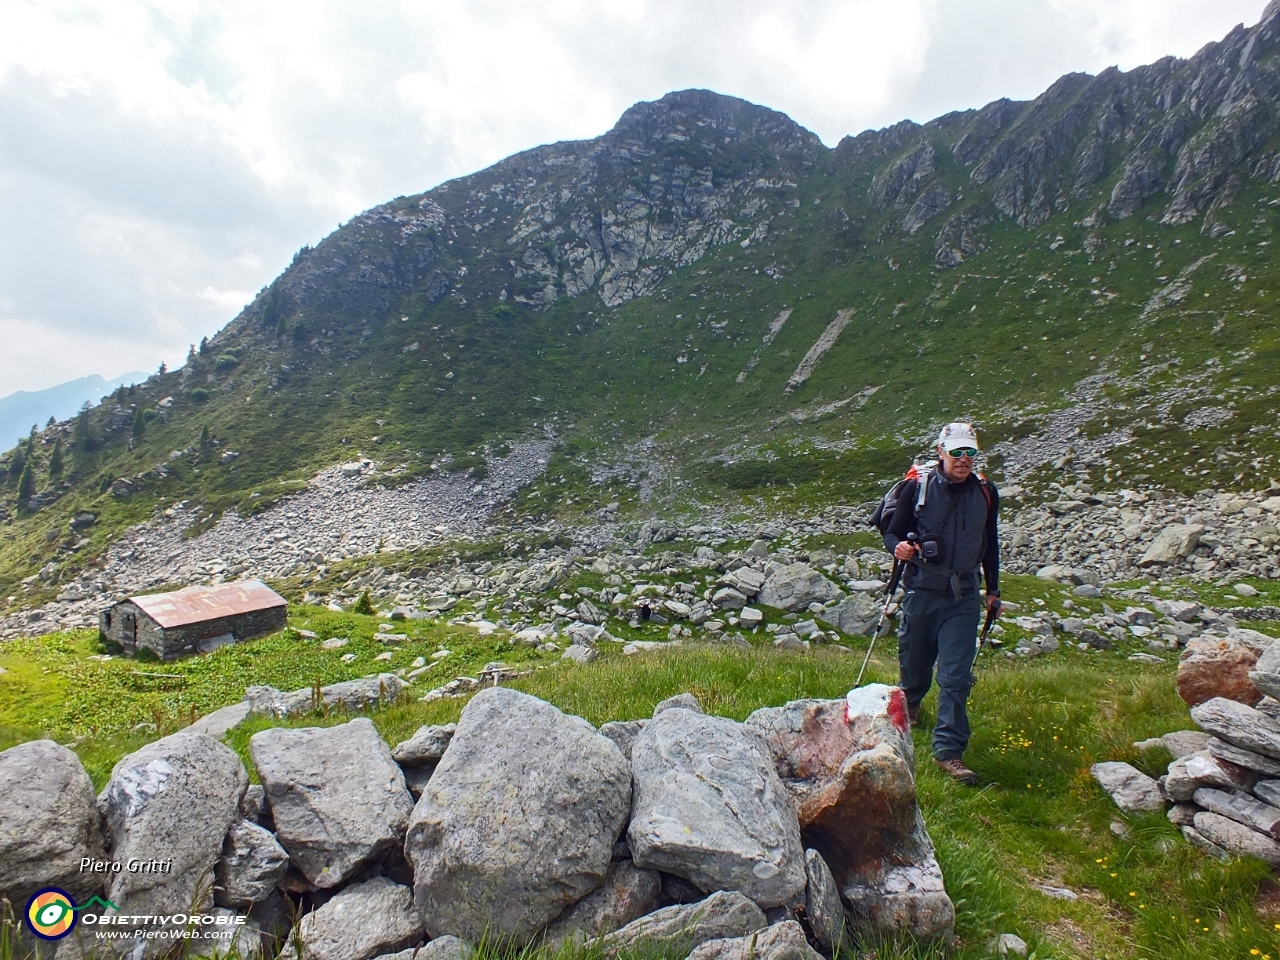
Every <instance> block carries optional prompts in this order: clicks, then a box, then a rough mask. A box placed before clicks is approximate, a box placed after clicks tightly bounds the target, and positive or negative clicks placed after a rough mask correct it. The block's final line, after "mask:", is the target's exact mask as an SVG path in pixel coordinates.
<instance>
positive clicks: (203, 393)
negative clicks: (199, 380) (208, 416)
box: [191, 387, 209, 403]
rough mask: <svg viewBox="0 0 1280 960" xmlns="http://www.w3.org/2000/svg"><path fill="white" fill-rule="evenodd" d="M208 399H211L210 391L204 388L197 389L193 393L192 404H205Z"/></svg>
mask: <svg viewBox="0 0 1280 960" xmlns="http://www.w3.org/2000/svg"><path fill="white" fill-rule="evenodd" d="M208 399H209V391H208V390H206V389H205V388H204V387H196V388H195V389H194V390H192V391H191V402H192V403H204V402H205V401H206V400H208Z"/></svg>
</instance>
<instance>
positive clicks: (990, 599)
mask: <svg viewBox="0 0 1280 960" xmlns="http://www.w3.org/2000/svg"><path fill="white" fill-rule="evenodd" d="M1001 606H1002V604H1001V603H1000V598H999V597H997V596H996V595H995V594H994V593H988V594H987V610H988V611H990V612H993V613H994V614H995V615H996V616H997V617H998V616H1000V607H1001Z"/></svg>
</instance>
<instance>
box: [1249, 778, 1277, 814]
mask: <svg viewBox="0 0 1280 960" xmlns="http://www.w3.org/2000/svg"><path fill="white" fill-rule="evenodd" d="M1253 793H1254V796H1256V797H1258V798H1259V799H1262V800H1265V801H1266V802H1267V803H1270V804H1273V805H1275V806H1277V807H1280V780H1259V781H1258V782H1257V783H1255V784H1254V785H1253Z"/></svg>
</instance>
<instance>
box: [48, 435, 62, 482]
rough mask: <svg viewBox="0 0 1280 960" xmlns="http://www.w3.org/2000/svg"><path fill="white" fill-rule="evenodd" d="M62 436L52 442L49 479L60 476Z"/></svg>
mask: <svg viewBox="0 0 1280 960" xmlns="http://www.w3.org/2000/svg"><path fill="white" fill-rule="evenodd" d="M62 467H63V464H62V438H61V437H59V438H58V439H57V440H55V441H54V442H53V454H52V456H50V457H49V479H51V480H53V479H56V478H58V477H60V476H62Z"/></svg>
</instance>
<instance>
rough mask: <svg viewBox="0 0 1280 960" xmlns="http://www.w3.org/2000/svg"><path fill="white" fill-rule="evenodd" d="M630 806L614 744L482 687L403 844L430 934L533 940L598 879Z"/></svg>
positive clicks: (541, 707)
mask: <svg viewBox="0 0 1280 960" xmlns="http://www.w3.org/2000/svg"><path fill="white" fill-rule="evenodd" d="M630 809H631V771H630V769H629V767H628V765H627V761H626V758H625V757H624V756H623V755H622V751H621V750H619V749H618V747H617V745H616V744H615V743H614V742H613V741H612V740H610V739H608V738H607V737H602V736H600V734H598V733H597V732H596V730H595V728H594V727H592V726H591V724H589V723H587V721H585V720H583V719H582V718H581V717H572V716H568V715H566V714H564V713H561V712H560V711H559V710H557V709H556V708H555V707H553V706H552V705H551V704H549V703H545V702H543V701H542V700H539V699H537V698H536V697H531V696H529V695H528V694H524V693H520V692H518V691H516V690H511V689H508V688H506V687H489V688H486V689H484V690H481V691H480V692H479V693H477V694H476V695H475V697H473V698H472V700H471V702H470V703H468V704H467V706H466V708H465V709H464V710H463V711H462V718H461V719H460V720H459V721H458V728H457V731H456V732H455V733H454V735H453V740H452V742H450V744H449V749H448V750H446V751H445V754H444V757H443V759H442V760H441V761H440V764H439V766H437V767H436V771H435V773H434V775H433V776H432V777H431V780H430V781H429V782H428V783H427V786H426V789H425V790H424V791H423V794H422V797H421V798H420V799H419V800H418V805H417V806H416V807H415V808H414V810H413V816H412V818H411V819H410V823H409V831H408V836H407V838H406V840H405V855H406V856H407V857H408V858H409V860H410V861H411V863H412V864H413V868H414V895H415V898H416V901H417V904H418V907H419V909H420V910H421V911H422V915H423V919H424V921H425V923H426V926H427V930H428V931H429V932H430V934H431V936H433V937H436V936H440V935H442V934H453V935H455V936H460V937H462V938H463V939H467V940H477V939H479V938H480V937H481V936H483V935H485V934H486V933H487V934H488V935H489V936H490V937H495V936H496V937H503V938H510V939H512V940H514V941H517V942H528V941H530V940H531V939H532V938H533V937H534V936H535V935H536V934H537V933H538V932H539V931H540V930H541V929H542V928H543V927H545V926H546V925H547V924H548V923H550V922H551V921H552V920H554V919H555V918H556V917H558V916H559V915H560V913H561V912H562V911H563V910H564V909H565V907H567V906H569V905H570V904H572V903H575V902H577V901H578V900H580V899H581V898H582V897H584V896H585V895H586V894H588V893H590V892H591V891H592V890H594V889H595V888H596V887H598V886H600V884H601V883H602V882H603V881H604V879H605V875H606V873H607V872H608V869H609V863H610V859H611V855H612V852H613V844H614V842H615V841H616V840H617V839H618V837H619V835H620V834H621V833H622V829H623V827H624V826H625V825H626V822H627V814H628V813H629V811H630Z"/></svg>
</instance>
